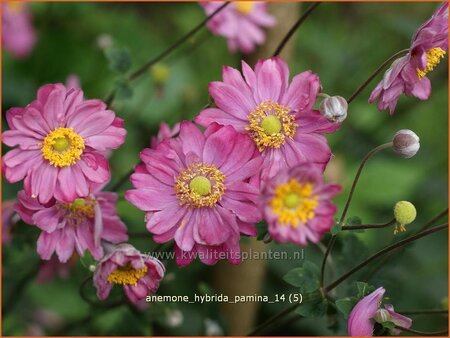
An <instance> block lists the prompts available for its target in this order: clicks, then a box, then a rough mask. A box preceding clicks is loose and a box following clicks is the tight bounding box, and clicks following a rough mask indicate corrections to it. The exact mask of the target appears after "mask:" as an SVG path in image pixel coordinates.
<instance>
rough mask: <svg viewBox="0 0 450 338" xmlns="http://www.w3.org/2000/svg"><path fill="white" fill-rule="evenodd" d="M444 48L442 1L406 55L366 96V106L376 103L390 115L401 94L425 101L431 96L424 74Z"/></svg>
mask: <svg viewBox="0 0 450 338" xmlns="http://www.w3.org/2000/svg"><path fill="white" fill-rule="evenodd" d="M447 49H448V3H447V2H445V3H443V4H442V5H441V6H440V7H439V9H438V10H437V11H436V12H435V13H434V14H433V16H432V17H431V18H430V19H429V20H428V21H427V22H425V23H424V24H423V25H422V26H421V27H420V28H419V29H418V30H417V32H416V33H415V34H414V36H413V38H412V42H411V47H410V49H409V52H408V54H407V55H405V56H403V57H401V58H399V59H397V60H395V61H394V63H393V64H392V66H391V67H390V68H389V69H388V71H387V72H386V73H385V74H384V77H383V80H382V81H381V82H380V83H379V84H378V85H377V86H376V88H375V89H374V90H373V92H372V94H371V95H370V98H369V103H372V102H374V101H378V102H377V107H378V109H379V110H380V111H382V110H385V109H387V108H389V111H390V113H391V115H392V114H393V113H394V110H395V107H396V105H397V101H398V99H399V97H400V95H402V94H406V95H407V96H410V95H413V96H415V97H417V98H418V99H420V100H427V99H428V98H429V97H430V94H431V82H430V80H429V79H428V78H427V77H426V74H427V73H429V72H431V71H432V70H433V69H434V68H435V67H436V66H437V64H438V63H439V62H440V61H441V59H442V58H443V57H444V55H445V54H446V51H447Z"/></svg>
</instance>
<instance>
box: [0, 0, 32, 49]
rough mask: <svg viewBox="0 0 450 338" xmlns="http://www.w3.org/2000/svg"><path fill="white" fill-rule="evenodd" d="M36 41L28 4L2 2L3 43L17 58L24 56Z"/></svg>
mask: <svg viewBox="0 0 450 338" xmlns="http://www.w3.org/2000/svg"><path fill="white" fill-rule="evenodd" d="M35 42H36V32H35V31H34V28H33V25H32V22H31V15H30V13H29V11H28V6H27V5H26V4H24V3H21V2H20V1H5V2H3V3H2V45H3V47H4V48H5V50H8V51H9V52H10V53H11V54H12V55H13V56H15V57H16V58H24V57H26V56H28V55H29V54H30V53H31V51H32V50H33V47H34V44H35Z"/></svg>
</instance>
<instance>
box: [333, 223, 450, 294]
mask: <svg viewBox="0 0 450 338" xmlns="http://www.w3.org/2000/svg"><path fill="white" fill-rule="evenodd" d="M444 229H448V223H445V224H441V225H438V226H436V227H433V228H431V229H428V230H425V231H421V232H419V233H418V234H415V235H413V236H411V237H408V238H406V239H404V240H402V241H399V242H397V243H394V244H392V245H389V246H387V247H386V248H384V249H382V250H380V251H378V252H376V253H375V254H373V255H372V256H370V257H368V258H367V259H366V260H364V261H363V262H361V263H360V264H358V265H357V266H355V267H354V268H353V269H351V270H350V271H348V272H346V273H344V274H343V275H342V276H341V277H339V278H338V279H336V280H335V281H334V282H332V283H331V284H330V285H328V286H326V287H325V288H324V291H325V292H329V291H331V290H333V289H334V288H335V287H336V286H338V285H339V284H341V283H342V282H343V281H344V280H346V279H347V278H348V277H350V276H351V275H353V274H354V273H355V272H357V271H358V270H360V269H362V268H363V267H365V266H366V265H367V264H368V263H370V262H371V261H373V260H375V259H377V258H378V257H380V256H383V255H384V254H386V253H388V252H390V251H393V250H396V249H398V248H401V247H403V246H405V245H407V244H409V243H411V242H414V241H416V240H418V239H419V238H422V237H425V236H427V235H430V234H432V233H435V232H437V231H440V230H444Z"/></svg>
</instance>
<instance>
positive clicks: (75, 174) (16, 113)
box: [3, 84, 126, 204]
mask: <svg viewBox="0 0 450 338" xmlns="http://www.w3.org/2000/svg"><path fill="white" fill-rule="evenodd" d="M6 119H7V121H8V125H9V127H10V129H11V130H7V131H5V132H4V133H3V143H5V144H6V145H8V146H10V147H14V149H12V150H11V151H9V152H8V153H7V154H6V155H5V156H4V157H3V164H4V174H5V177H6V179H7V180H8V181H9V182H11V183H14V182H18V181H20V180H22V179H25V182H24V189H25V192H26V193H27V194H28V195H30V196H32V197H33V198H37V199H38V200H39V202H40V203H42V204H45V203H47V202H49V201H50V200H51V199H52V197H55V198H56V199H57V200H59V201H63V202H72V201H73V200H75V199H76V198H77V197H86V196H88V195H89V194H90V193H92V191H93V190H94V188H95V187H96V186H97V185H99V184H102V183H105V182H107V181H108V180H109V178H110V172H109V166H108V162H107V160H106V159H105V157H104V156H103V155H101V154H100V153H99V152H103V151H106V150H108V149H116V148H118V147H119V146H120V145H121V144H122V143H123V142H124V140H125V135H126V130H125V129H124V128H123V121H122V119H120V118H118V117H116V115H115V113H114V112H113V111H111V110H107V108H106V105H105V104H104V103H103V102H102V101H100V100H84V99H83V92H82V91H81V90H79V89H70V90H67V89H66V88H65V87H64V86H63V85H62V84H49V85H45V86H42V87H41V88H40V89H39V90H38V93H37V100H35V101H33V102H32V103H30V104H29V105H28V106H26V107H25V108H11V109H10V110H8V111H7V113H6Z"/></svg>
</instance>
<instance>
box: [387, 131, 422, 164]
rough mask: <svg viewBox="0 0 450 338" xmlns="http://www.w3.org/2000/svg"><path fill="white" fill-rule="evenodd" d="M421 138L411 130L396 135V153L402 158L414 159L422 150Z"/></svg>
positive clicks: (393, 141) (394, 141)
mask: <svg viewBox="0 0 450 338" xmlns="http://www.w3.org/2000/svg"><path fill="white" fill-rule="evenodd" d="M419 141H420V139H419V137H418V136H417V135H416V134H415V133H414V132H413V131H411V130H409V129H402V130H399V131H398V132H396V133H395V135H394V139H393V140H392V143H393V145H394V151H395V152H396V153H397V154H399V155H400V156H401V157H404V158H410V157H413V156H414V155H415V154H416V153H417V152H418V151H419V148H420V142H419Z"/></svg>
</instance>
